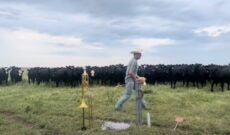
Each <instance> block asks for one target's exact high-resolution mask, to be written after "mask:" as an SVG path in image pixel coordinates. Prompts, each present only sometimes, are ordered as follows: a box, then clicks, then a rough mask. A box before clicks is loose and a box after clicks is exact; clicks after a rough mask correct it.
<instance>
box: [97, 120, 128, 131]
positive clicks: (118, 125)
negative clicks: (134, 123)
mask: <svg viewBox="0 0 230 135" xmlns="http://www.w3.org/2000/svg"><path fill="white" fill-rule="evenodd" d="M129 127H130V124H128V123H124V122H111V121H105V122H104V123H103V124H102V126H101V129H102V130H117V131H119V130H126V129H128V128H129Z"/></svg>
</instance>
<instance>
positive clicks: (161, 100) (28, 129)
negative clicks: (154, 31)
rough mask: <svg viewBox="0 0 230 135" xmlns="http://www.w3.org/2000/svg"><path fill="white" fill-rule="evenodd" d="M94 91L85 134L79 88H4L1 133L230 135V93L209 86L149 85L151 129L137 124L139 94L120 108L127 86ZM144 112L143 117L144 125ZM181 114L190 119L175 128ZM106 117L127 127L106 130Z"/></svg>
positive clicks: (0, 94) (0, 93) (0, 101)
mask: <svg viewBox="0 0 230 135" xmlns="http://www.w3.org/2000/svg"><path fill="white" fill-rule="evenodd" d="M91 89H92V91H93V96H94V97H93V102H94V106H93V112H94V118H95V120H94V128H93V129H90V130H87V131H84V132H82V131H81V130H80V128H81V125H82V121H81V116H82V110H81V109H80V108H79V105H80V101H79V100H80V97H81V89H80V88H70V87H60V88H56V87H53V86H51V85H45V84H42V85H40V86H37V85H33V84H31V85H29V84H27V83H25V82H23V83H19V84H16V85H10V86H0V133H1V135H77V134H79V135H80V134H93V135H106V134H111V135H117V134H122V135H129V134H134V135H135V134H136V135H138V134H145V135H154V134H156V135H160V134H166V135H167V134H168V135H194V134H197V135H210V134H218V135H219V134H223V135H228V134H230V128H229V127H230V92H229V91H225V92H223V93H222V92H220V90H219V89H218V90H216V91H215V92H214V93H211V92H210V91H209V87H205V88H203V89H197V88H194V87H190V88H188V89H187V88H184V87H179V88H177V89H170V87H169V86H167V85H158V86H148V89H151V90H152V93H151V94H148V95H146V96H145V98H146V100H147V101H148V106H149V108H150V110H148V112H150V114H151V117H152V127H151V128H148V127H147V126H146V124H144V125H143V127H142V128H136V126H135V97H134V96H133V97H132V98H131V99H130V100H129V101H128V102H127V103H126V104H125V106H124V108H123V110H122V111H121V112H116V111H114V104H115V102H116V101H117V99H118V98H119V97H120V96H121V95H122V92H123V89H124V88H123V87H119V88H115V87H107V86H95V87H93V88H91ZM146 112H147V111H144V112H143V121H144V123H146ZM176 116H183V117H185V118H186V120H187V121H186V122H185V123H184V124H183V125H181V126H179V127H178V128H177V130H176V131H173V128H174V126H175V117H176ZM105 120H114V121H126V122H130V123H131V128H130V129H128V130H126V131H120V132H114V131H102V130H101V125H102V123H103V121H105Z"/></svg>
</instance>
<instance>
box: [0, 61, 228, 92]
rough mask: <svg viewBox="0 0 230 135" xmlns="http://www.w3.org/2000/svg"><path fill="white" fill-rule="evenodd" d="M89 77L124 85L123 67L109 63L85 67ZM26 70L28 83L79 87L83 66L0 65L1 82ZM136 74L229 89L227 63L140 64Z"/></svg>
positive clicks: (153, 80) (95, 81)
mask: <svg viewBox="0 0 230 135" xmlns="http://www.w3.org/2000/svg"><path fill="white" fill-rule="evenodd" d="M86 69H87V72H88V74H89V76H90V84H96V85H117V84H124V83H125V82H124V76H125V72H126V66H124V65H111V66H104V67H96V66H87V67H86ZM26 70H28V82H29V83H36V84H38V85H39V84H40V83H53V84H55V85H56V86H57V87H58V86H60V85H65V86H71V87H75V86H79V85H80V83H81V74H82V73H83V68H82V67H74V66H68V67H60V68H41V67H35V68H30V69H21V68H18V67H10V68H0V84H3V83H5V84H8V83H9V80H10V83H12V84H14V83H18V82H20V81H22V75H23V72H24V71H26ZM138 74H139V75H140V76H144V77H146V79H147V83H149V84H153V85H154V84H170V85H171V88H176V84H177V82H181V84H182V85H183V86H184V87H189V86H193V87H197V88H202V87H204V86H206V85H207V84H211V89H210V90H211V91H212V92H213V90H214V89H213V88H214V86H217V85H218V84H219V85H220V86H221V90H222V91H224V86H225V85H226V84H227V89H228V90H230V65H225V66H221V65H201V64H191V65H186V64H182V65H141V66H140V67H139V69H138Z"/></svg>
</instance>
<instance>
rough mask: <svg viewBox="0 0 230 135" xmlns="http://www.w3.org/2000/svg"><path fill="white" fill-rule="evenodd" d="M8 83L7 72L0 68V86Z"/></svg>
mask: <svg viewBox="0 0 230 135" xmlns="http://www.w3.org/2000/svg"><path fill="white" fill-rule="evenodd" d="M2 83H5V84H7V83H8V71H7V70H6V69H5V68H0V84H2Z"/></svg>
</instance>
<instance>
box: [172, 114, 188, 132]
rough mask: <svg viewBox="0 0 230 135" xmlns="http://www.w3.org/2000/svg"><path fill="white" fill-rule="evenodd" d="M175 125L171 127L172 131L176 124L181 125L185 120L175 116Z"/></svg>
mask: <svg viewBox="0 0 230 135" xmlns="http://www.w3.org/2000/svg"><path fill="white" fill-rule="evenodd" d="M175 121H176V126H175V128H174V129H173V130H174V131H175V130H176V128H177V126H178V125H182V124H183V123H184V122H185V121H186V120H185V118H184V117H176V120H175Z"/></svg>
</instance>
